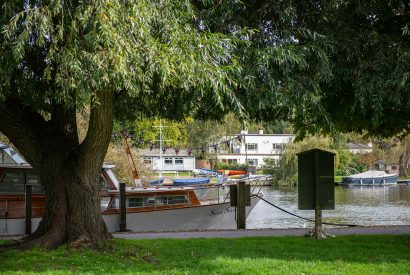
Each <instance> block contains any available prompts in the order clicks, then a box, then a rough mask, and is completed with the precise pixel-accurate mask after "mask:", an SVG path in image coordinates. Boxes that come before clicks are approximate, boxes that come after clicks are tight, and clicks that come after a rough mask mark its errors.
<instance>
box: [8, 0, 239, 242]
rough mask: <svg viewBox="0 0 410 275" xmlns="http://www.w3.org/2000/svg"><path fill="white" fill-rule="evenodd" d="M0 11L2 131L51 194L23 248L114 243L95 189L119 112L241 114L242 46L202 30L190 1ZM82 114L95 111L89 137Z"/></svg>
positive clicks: (21, 5)
mask: <svg viewBox="0 0 410 275" xmlns="http://www.w3.org/2000/svg"><path fill="white" fill-rule="evenodd" d="M0 7H1V13H0V29H1V30H2V32H1V34H0V112H1V113H2V115H1V116H0V131H1V132H2V133H4V134H5V135H6V136H7V137H8V138H9V139H10V140H11V141H12V142H13V144H14V145H15V146H16V147H17V149H18V150H19V151H20V152H21V153H22V154H23V155H24V157H25V158H26V159H27V160H28V161H29V162H30V163H31V164H32V166H33V167H34V168H35V169H36V170H37V171H38V173H39V176H40V180H41V182H42V184H43V186H44V189H45V193H46V211H45V215H44V217H43V219H42V221H41V223H40V225H39V227H38V229H37V230H36V232H35V233H34V234H32V235H31V236H30V237H28V239H27V242H26V243H25V246H27V247H30V246H33V245H36V246H37V245H39V246H43V247H50V248H51V247H55V246H58V245H59V244H62V243H64V242H68V243H70V244H71V245H74V246H76V245H82V246H85V245H93V244H95V243H97V242H98V241H104V240H107V239H108V238H110V236H111V235H110V234H109V233H108V232H107V229H106V226H105V224H104V222H103V220H102V217H101V214H100V199H99V192H98V191H99V190H98V184H97V182H98V176H99V173H100V169H101V164H102V161H103V159H104V155H105V153H106V151H107V147H108V144H109V141H110V137H111V133H112V127H113V126H112V125H113V123H112V122H113V117H114V115H118V116H121V117H125V116H134V115H135V114H138V113H139V112H145V113H148V114H152V115H161V116H168V117H171V118H180V117H182V116H183V115H184V114H189V113H191V112H193V111H194V110H196V109H198V108H199V107H201V106H202V105H208V106H212V109H213V112H214V113H216V114H218V113H223V112H224V111H225V109H224V108H225V107H226V106H230V108H233V109H236V110H239V112H240V110H241V105H240V103H239V102H238V100H236V98H235V96H234V94H233V92H232V88H233V87H235V83H234V81H233V80H232V79H231V77H230V74H229V71H230V70H233V69H235V70H238V69H239V68H238V67H237V66H234V65H232V64H234V63H235V62H234V59H235V56H234V55H233V54H232V53H231V52H230V50H229V49H233V48H235V43H236V41H237V39H235V37H234V36H226V35H224V36H222V35H221V34H213V33H211V32H209V31H203V30H201V28H200V27H198V25H197V22H195V21H194V20H193V19H195V17H196V14H195V11H194V9H193V8H192V6H191V5H190V3H189V2H188V1H171V0H170V1H154V2H152V1H125V2H122V1H121V2H120V1H108V0H107V1H56V0H49V1H46V0H33V1H31V0H30V1H28V0H22V1H14V0H13V1H12V0H10V1H8V0H6V1H3V2H2V3H1V4H0ZM131 105H132V106H133V108H129V109H127V107H129V106H131ZM78 111H88V112H89V113H90V115H89V120H88V130H87V133H86V136H85V138H84V140H82V141H80V140H79V137H78V130H77V120H76V113H77V112H78Z"/></svg>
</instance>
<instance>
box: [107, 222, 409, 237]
mask: <svg viewBox="0 0 410 275" xmlns="http://www.w3.org/2000/svg"><path fill="white" fill-rule="evenodd" d="M309 231H311V229H308V228H288V229H270V228H265V229H248V230H204V231H188V232H146V233H130V232H125V233H115V234H114V237H115V238H120V239H129V240H144V239H160V238H161V239H190V238H244V237H285V236H305V235H308V234H309V233H310V232H309ZM324 233H325V234H327V235H329V236H349V235H409V236H410V225H389V226H387V225H386V226H356V227H339V228H327V229H325V230H324Z"/></svg>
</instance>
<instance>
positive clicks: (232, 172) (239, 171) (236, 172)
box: [217, 170, 247, 176]
mask: <svg viewBox="0 0 410 275" xmlns="http://www.w3.org/2000/svg"><path fill="white" fill-rule="evenodd" d="M217 171H218V172H219V173H222V174H225V175H228V176H232V175H245V174H246V173H247V172H246V171H241V170H217Z"/></svg>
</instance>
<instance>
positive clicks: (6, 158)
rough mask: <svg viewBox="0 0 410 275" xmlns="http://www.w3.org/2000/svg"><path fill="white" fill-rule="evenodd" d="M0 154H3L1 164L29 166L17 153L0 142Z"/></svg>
mask: <svg viewBox="0 0 410 275" xmlns="http://www.w3.org/2000/svg"><path fill="white" fill-rule="evenodd" d="M0 152H1V153H2V154H3V157H2V159H1V160H0V163H1V164H6V165H25V166H30V164H29V163H28V162H27V161H26V160H25V159H24V158H23V157H22V156H21V155H20V154H19V153H18V152H17V151H15V150H14V149H13V148H12V147H10V146H9V145H7V144H5V143H2V142H0Z"/></svg>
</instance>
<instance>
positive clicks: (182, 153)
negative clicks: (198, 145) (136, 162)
mask: <svg viewBox="0 0 410 275" xmlns="http://www.w3.org/2000/svg"><path fill="white" fill-rule="evenodd" d="M138 154H139V155H140V156H142V157H159V156H160V151H159V149H152V150H149V149H139V150H138ZM162 157H181V158H187V157H191V158H195V156H194V154H193V153H192V154H191V155H189V154H188V150H187V149H180V150H179V151H178V154H177V153H176V152H175V148H166V150H165V153H162Z"/></svg>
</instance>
